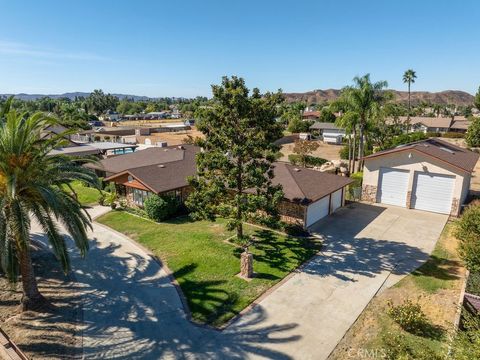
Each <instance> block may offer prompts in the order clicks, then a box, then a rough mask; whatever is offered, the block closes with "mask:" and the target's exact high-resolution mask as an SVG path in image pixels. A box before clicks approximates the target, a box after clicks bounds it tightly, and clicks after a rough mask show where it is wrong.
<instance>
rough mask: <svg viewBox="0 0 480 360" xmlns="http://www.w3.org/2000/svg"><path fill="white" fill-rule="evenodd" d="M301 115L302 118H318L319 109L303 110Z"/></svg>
mask: <svg viewBox="0 0 480 360" xmlns="http://www.w3.org/2000/svg"><path fill="white" fill-rule="evenodd" d="M302 117H303V119H304V120H318V119H320V111H304V112H303V115H302Z"/></svg>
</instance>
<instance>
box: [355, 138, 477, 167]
mask: <svg viewBox="0 0 480 360" xmlns="http://www.w3.org/2000/svg"><path fill="white" fill-rule="evenodd" d="M410 150H415V151H419V152H421V153H423V154H425V155H428V156H431V157H434V158H436V159H439V160H442V161H444V162H446V163H448V164H450V165H453V166H455V167H457V168H460V169H462V170H464V171H467V172H469V173H471V172H473V169H474V168H475V165H476V164H477V161H478V158H479V156H480V155H479V154H477V153H475V152H473V151H470V150H468V149H464V148H461V147H459V146H456V145H453V144H450V143H447V142H445V141H442V140H438V139H427V140H422V141H417V142H414V143H410V144H405V145H400V146H397V147H395V148H393V149H388V150H384V151H379V152H377V153H375V154H372V155H369V156H366V157H365V158H364V159H366V160H368V159H371V158H374V157H379V156H383V155H387V154H393V153H396V152H399V151H410Z"/></svg>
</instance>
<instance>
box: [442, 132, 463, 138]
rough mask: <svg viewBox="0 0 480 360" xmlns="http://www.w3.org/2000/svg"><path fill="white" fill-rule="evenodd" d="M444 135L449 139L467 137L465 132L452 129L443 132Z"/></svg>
mask: <svg viewBox="0 0 480 360" xmlns="http://www.w3.org/2000/svg"><path fill="white" fill-rule="evenodd" d="M442 137H444V138H447V139H462V138H464V137H465V134H462V133H458V132H451V131H450V132H446V133H443V134H442Z"/></svg>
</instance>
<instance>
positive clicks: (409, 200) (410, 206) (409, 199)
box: [405, 191, 412, 209]
mask: <svg viewBox="0 0 480 360" xmlns="http://www.w3.org/2000/svg"><path fill="white" fill-rule="evenodd" d="M405 205H406V206H407V209H411V208H412V192H411V191H408V192H407V203H406V204H405Z"/></svg>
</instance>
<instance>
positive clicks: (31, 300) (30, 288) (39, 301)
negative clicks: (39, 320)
mask: <svg viewBox="0 0 480 360" xmlns="http://www.w3.org/2000/svg"><path fill="white" fill-rule="evenodd" d="M19 255H20V274H21V276H22V287H23V296H22V305H21V307H22V311H27V310H42V309H44V308H45V307H46V306H48V305H49V304H48V301H47V300H46V299H45V298H44V297H43V296H42V294H40V292H39V291H38V286H37V279H36V278H35V272H34V270H33V265H32V258H31V256H30V249H29V248H28V247H27V249H26V250H24V251H20V252H19Z"/></svg>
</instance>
